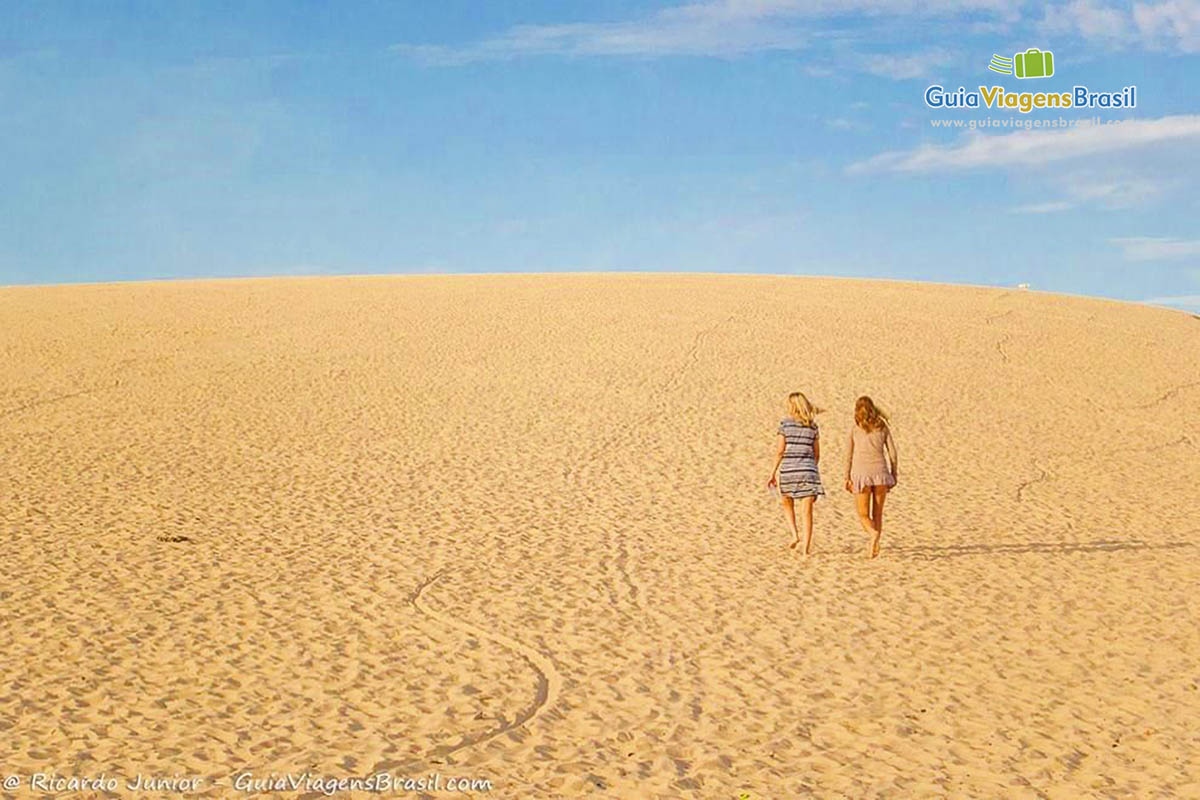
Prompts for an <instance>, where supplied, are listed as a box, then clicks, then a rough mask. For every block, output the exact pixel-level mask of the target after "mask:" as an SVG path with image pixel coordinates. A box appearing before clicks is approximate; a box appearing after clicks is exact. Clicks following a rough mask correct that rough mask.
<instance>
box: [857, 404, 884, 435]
mask: <svg viewBox="0 0 1200 800" xmlns="http://www.w3.org/2000/svg"><path fill="white" fill-rule="evenodd" d="M854 424H855V425H857V426H858V427H860V428H862V429H863V430H864V431H866V432H867V433H870V432H871V431H876V430H880V429H881V428H886V427H887V426H888V415H887V414H885V413H884V411H883V409H881V408H880V407H879V406H877V405H875V401H874V400H872V399H871V398H869V397H867V396H866V395H865V394H864V395H863V396H862V397H860V398H858V400H856V401H855V403H854Z"/></svg>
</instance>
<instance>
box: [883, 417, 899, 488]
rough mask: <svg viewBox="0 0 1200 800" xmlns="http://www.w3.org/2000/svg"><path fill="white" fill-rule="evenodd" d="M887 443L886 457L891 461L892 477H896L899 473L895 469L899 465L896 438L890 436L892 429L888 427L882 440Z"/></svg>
mask: <svg viewBox="0 0 1200 800" xmlns="http://www.w3.org/2000/svg"><path fill="white" fill-rule="evenodd" d="M884 441H885V443H886V444H887V451H888V459H889V460H890V461H891V462H892V477H893V478H898V477H899V473H898V472H897V471H896V470H897V468H898V467H899V466H900V454H899V453H898V452H897V451H896V440H895V439H893V438H892V429H891V428H890V427H889V428H888V432H887V439H885V440H884Z"/></svg>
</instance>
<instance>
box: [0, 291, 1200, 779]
mask: <svg viewBox="0 0 1200 800" xmlns="http://www.w3.org/2000/svg"><path fill="white" fill-rule="evenodd" d="M863 308H866V309H869V311H868V312H867V313H863V311H862V310H860V309H863ZM0 348H2V355H3V357H4V364H5V366H4V370H3V372H0V525H2V532H3V543H4V557H3V559H2V560H0V564H2V566H0V570H3V577H4V581H3V587H2V588H0V613H2V614H3V625H2V626H0V653H3V660H4V663H5V667H4V671H3V675H2V678H3V680H2V685H0V765H3V768H4V769H5V770H7V771H8V773H25V774H28V773H30V772H33V771H42V772H54V773H57V774H59V775H62V776H71V775H76V776H95V775H98V774H100V773H102V772H104V773H107V774H108V775H114V774H115V775H120V776H126V777H131V776H133V775H135V774H137V773H142V774H144V775H160V776H161V775H203V776H206V779H207V780H206V783H205V784H204V785H203V786H202V787H201V790H200V792H198V794H199V795H201V796H207V797H224V796H231V790H230V785H229V782H230V780H231V776H233V775H234V774H236V773H238V772H241V771H251V772H253V773H254V774H255V775H256V776H259V777H266V776H269V775H270V774H272V773H274V774H277V775H283V774H286V773H300V772H302V771H303V770H305V769H310V770H311V771H312V773H314V774H317V775H322V776H332V777H338V776H350V775H360V774H364V773H368V772H370V771H372V770H373V769H376V768H379V769H387V770H391V771H392V772H393V773H406V772H407V773H413V774H417V773H421V772H423V771H425V770H437V771H439V772H440V773H441V774H442V775H443V777H444V778H445V777H448V776H452V775H458V776H469V777H477V778H487V779H491V780H492V781H493V782H494V784H495V788H494V790H493V791H492V792H491V794H490V795H489V796H492V797H505V798H508V797H513V798H517V797H520V798H528V797H567V796H577V795H593V796H598V797H623V798H633V797H636V798H651V797H664V798H666V797H696V798H729V799H730V800H732V799H733V798H736V797H737V796H738V795H739V793H741V792H748V793H750V794H751V796H752V797H754V798H782V797H797V796H802V795H803V794H804V792H805V791H807V790H811V791H812V792H813V793H815V795H816V796H821V797H839V796H847V797H873V796H895V797H918V796H920V797H928V796H953V797H966V796H971V797H1056V798H1057V797H1063V798H1073V797H1080V796H1098V797H1110V796H1114V797H1153V796H1176V797H1182V796H1193V797H1195V796H1200V772H1198V769H1197V765H1198V763H1200V733H1198V732H1197V727H1196V719H1197V718H1200V667H1198V666H1197V663H1198V657H1200V624H1198V622H1200V595H1198V594H1197V592H1196V587H1197V585H1198V580H1200V560H1198V556H1200V552H1198V549H1197V541H1198V536H1197V535H1198V534H1200V513H1198V512H1197V510H1196V501H1197V500H1198V499H1200V492H1198V491H1197V485H1198V483H1200V473H1197V469H1196V464H1197V462H1198V456H1200V418H1198V417H1197V415H1196V408H1197V407H1198V404H1200V321H1198V320H1196V319H1194V318H1192V317H1190V316H1188V315H1186V314H1182V313H1172V312H1168V311H1161V310H1154V309H1150V308H1142V307H1137V306H1132V305H1124V304H1118V303H1111V302H1104V301H1098V300H1085V299H1075V298H1065V297H1059V296H1049V295H1042V294H1037V293H1027V292H1016V291H1002V290H987V289H975V288H960V287H942V286H928V285H914V284H892V283H867V282H854V281H841V280H817V279H787V278H772V277H714V276H633V275H625V276H612V275H593V276H581V275H575V276H486V277H485V276H479V277H411V278H352V279H296V280H291V279H288V280H282V279H280V280H254V281H231V282H209V283H163V284H140V285H138V284H134V285H100V286H86V287H61V288H10V289H4V290H0ZM793 389H802V390H804V391H805V392H807V393H808V394H809V396H810V397H811V398H812V399H813V400H814V401H816V402H817V403H819V404H821V405H824V406H825V407H826V408H828V409H829V412H828V413H826V414H825V415H824V416H823V417H822V418H821V423H822V430H823V451H824V457H825V458H824V461H823V473H824V477H825V481H826V486H827V488H828V489H829V490H830V494H829V496H828V497H827V498H826V499H824V500H822V501H820V502H819V503H818V505H817V541H816V544H817V549H818V552H817V555H816V556H815V557H814V558H813V559H811V560H810V561H808V562H807V563H806V562H804V561H803V560H802V559H801V558H799V557H797V556H796V555H794V554H792V553H790V552H789V551H787V550H786V547H785V545H786V542H787V537H786V534H785V533H784V529H783V524H782V518H781V516H780V515H779V513H778V510H777V508H776V506H775V505H774V502H773V500H772V499H771V497H770V496H769V495H768V493H767V491H766V489H765V487H764V482H765V480H766V477H767V472H768V469H769V467H770V455H771V448H772V444H773V435H774V431H775V427H776V424H777V422H778V419H779V415H780V410H781V406H782V403H783V399H784V396H785V394H786V393H787V392H788V391H789V390H793ZM860 392H869V393H870V394H872V395H873V396H875V398H876V399H877V400H878V401H879V402H880V403H881V405H883V406H884V407H885V408H888V409H889V410H891V412H892V414H893V418H894V429H895V432H896V437H897V440H898V443H899V446H900V448H901V459H902V464H901V467H902V483H901V486H900V487H899V488H898V490H897V491H896V492H895V493H894V495H893V496H892V499H891V500H890V504H889V505H890V507H889V509H888V518H887V526H886V529H885V534H884V542H883V544H884V551H883V557H882V558H881V559H880V560H879V561H877V562H874V563H870V562H867V561H866V560H864V559H863V558H862V555H863V553H864V551H865V537H864V536H863V535H862V534H861V533H860V532H859V531H858V530H857V528H856V525H855V523H854V522H853V519H852V516H851V507H850V500H849V498H848V496H847V495H845V494H844V493H842V492H841V491H840V489H839V483H840V481H839V477H840V474H841V472H840V471H841V464H842V457H843V454H844V446H845V444H844V438H845V436H846V434H847V432H848V429H849V428H848V426H849V420H850V413H851V409H852V404H853V401H854V398H855V396H856V395H857V394H858V393H860ZM164 534H165V535H170V536H176V537H186V539H187V540H186V541H178V542H160V541H158V540H157V539H156V537H158V536H160V535H164ZM23 791H24V790H23ZM125 794H126V793H125V792H123V791H122V792H118V795H121V796H124V795H125ZM60 796H65V795H60ZM278 796H292V797H300V796H304V794H303V793H302V792H301V793H297V792H292V793H279V794H278ZM400 796H416V795H414V794H407V795H404V794H402V795H400ZM438 796H441V795H438ZM475 796H483V795H478V794H477V795H475Z"/></svg>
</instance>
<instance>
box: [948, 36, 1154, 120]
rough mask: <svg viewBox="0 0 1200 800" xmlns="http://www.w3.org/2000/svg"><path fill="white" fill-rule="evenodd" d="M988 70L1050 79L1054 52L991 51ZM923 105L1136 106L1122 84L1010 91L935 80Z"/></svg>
mask: <svg viewBox="0 0 1200 800" xmlns="http://www.w3.org/2000/svg"><path fill="white" fill-rule="evenodd" d="M988 69H989V70H991V71H992V72H998V73H1000V74H1001V75H1012V76H1013V77H1015V78H1019V79H1027V78H1050V77H1052V76H1053V75H1054V53H1052V52H1050V51H1049V50H1039V49H1038V48H1036V47H1031V48H1029V49H1028V50H1026V51H1025V52H1023V53H1014V54H1013V57H1012V58H1008V57H1007V56H1001V55H995V54H993V55H992V60H991V61H989V62H988ZM1048 88H1049V87H1048ZM925 105H926V106H928V107H929V108H958V109H984V108H986V109H993V110H996V111H1015V112H1017V113H1018V114H1029V113H1031V112H1034V111H1044V110H1052V109H1053V110H1059V109H1068V108H1079V109H1085V108H1087V109H1099V108H1108V109H1131V108H1137V86H1132V85H1131V86H1124V87H1122V88H1120V89H1118V90H1117V91H1093V90H1092V89H1091V88H1089V87H1087V86H1081V85H1079V84H1075V85H1074V86H1069V87H1066V86H1064V87H1061V88H1060V89H1056V90H1053V91H1043V92H1010V91H1008V90H1007V89H1005V88H1004V87H1003V86H979V87H978V88H977V89H974V90H972V89H968V88H967V87H965V86H959V87H958V88H957V89H947V88H946V87H944V86H942V85H941V84H938V83H935V84H933V85H932V86H929V87H928V88H926V89H925Z"/></svg>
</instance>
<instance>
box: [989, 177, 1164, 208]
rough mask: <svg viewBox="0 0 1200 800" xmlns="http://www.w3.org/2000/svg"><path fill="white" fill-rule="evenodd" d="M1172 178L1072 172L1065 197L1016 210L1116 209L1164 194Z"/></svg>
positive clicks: (1145, 201)
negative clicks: (1096, 175) (1101, 175)
mask: <svg viewBox="0 0 1200 800" xmlns="http://www.w3.org/2000/svg"><path fill="white" fill-rule="evenodd" d="M1170 186H1171V182H1169V181H1165V180H1156V179H1151V178H1144V177H1110V178H1097V177H1094V176H1092V175H1071V176H1068V177H1067V179H1066V180H1065V182H1064V183H1063V187H1062V188H1063V190H1064V193H1065V194H1066V197H1064V198H1063V199H1061V200H1056V201H1052V202H1045V203H1034V204H1031V205H1025V206H1018V207H1017V208H1014V209H1013V213H1015V214H1048V213H1051V212H1055V211H1067V210H1069V209H1072V208H1078V207H1090V208H1099V209H1103V210H1106V211H1116V210H1120V209H1126V208H1134V207H1136V206H1140V205H1144V204H1146V203H1148V202H1150V201H1152V200H1154V199H1156V198H1158V197H1160V196H1161V195H1163V194H1164V193H1165V192H1166V191H1167V190H1168V188H1169V187H1170Z"/></svg>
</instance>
